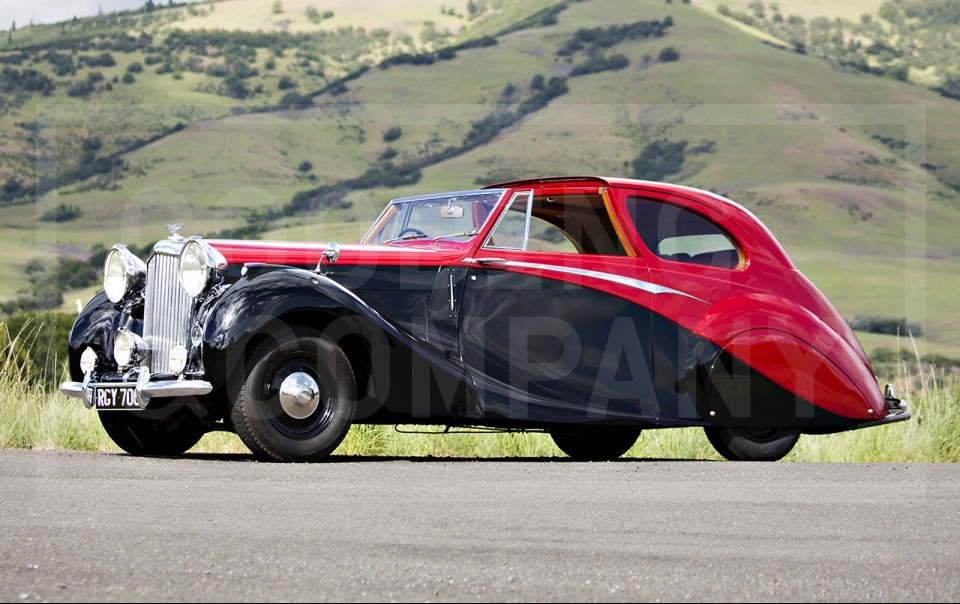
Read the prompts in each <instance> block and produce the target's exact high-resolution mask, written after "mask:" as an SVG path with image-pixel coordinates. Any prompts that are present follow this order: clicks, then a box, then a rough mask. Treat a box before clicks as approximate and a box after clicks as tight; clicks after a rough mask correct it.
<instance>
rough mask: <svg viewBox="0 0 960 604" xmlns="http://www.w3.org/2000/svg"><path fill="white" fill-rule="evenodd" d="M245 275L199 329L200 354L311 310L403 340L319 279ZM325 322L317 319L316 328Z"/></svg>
mask: <svg viewBox="0 0 960 604" xmlns="http://www.w3.org/2000/svg"><path fill="white" fill-rule="evenodd" d="M251 275H254V273H253V272H251V273H249V274H248V275H247V276H245V277H243V278H241V279H240V280H239V281H237V282H236V283H235V284H234V285H232V286H231V287H230V288H229V289H227V290H226V292H225V293H224V294H223V295H222V296H221V297H220V298H219V299H218V300H217V301H216V302H215V303H214V305H213V307H212V308H211V309H210V312H209V314H208V315H207V317H206V320H205V323H204V326H203V345H204V349H205V351H212V352H225V351H227V350H228V349H232V348H234V347H235V346H237V345H238V344H242V343H243V342H244V341H245V340H247V339H249V338H250V337H251V336H252V335H254V334H258V333H262V332H263V331H264V330H265V329H267V328H268V326H269V325H270V324H271V323H274V322H276V321H277V319H278V318H280V317H282V316H284V315H289V314H291V313H309V312H311V311H330V312H334V313H343V312H351V313H353V314H358V315H361V316H363V317H366V318H367V319H370V320H372V321H374V322H375V323H376V324H377V325H378V327H380V328H382V329H384V330H385V331H387V332H388V333H389V334H390V335H394V336H397V337H402V335H403V334H402V333H401V332H400V330H398V329H397V328H396V327H395V326H394V325H393V324H391V323H390V322H389V321H387V320H386V319H384V318H383V317H382V316H381V315H380V314H379V313H378V312H377V311H376V310H374V309H373V308H371V307H370V306H369V305H368V304H367V303H365V302H364V301H363V300H361V299H360V298H359V297H357V296H356V294H354V293H353V292H351V291H350V290H348V289H346V288H344V287H343V286H342V285H340V284H339V283H337V282H336V281H333V280H332V279H330V278H328V277H325V276H323V275H318V274H316V273H313V272H310V271H307V270H303V269H297V268H283V269H276V270H273V271H270V272H267V273H259V274H256V275H255V276H251ZM301 316H303V315H301ZM328 317H329V314H325V315H321V314H318V315H317V327H322V326H323V323H322V321H323V320H326V319H327V318H328Z"/></svg>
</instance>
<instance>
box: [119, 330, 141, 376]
mask: <svg viewBox="0 0 960 604" xmlns="http://www.w3.org/2000/svg"><path fill="white" fill-rule="evenodd" d="M146 354H147V343H146V342H144V341H143V338H141V337H140V336H138V335H137V334H135V333H131V332H129V331H120V332H117V336H116V337H115V338H114V339H113V360H115V361H116V362H117V365H119V366H120V367H121V368H123V367H126V366H127V365H129V364H131V363H136V362H137V361H141V360H143V358H144V356H146Z"/></svg>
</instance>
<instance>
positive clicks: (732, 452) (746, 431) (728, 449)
mask: <svg viewBox="0 0 960 604" xmlns="http://www.w3.org/2000/svg"><path fill="white" fill-rule="evenodd" d="M703 430H704V432H706V433H707V439H708V440H709V441H710V444H711V445H713V448H714V449H716V450H717V453H719V454H720V455H723V456H724V457H725V458H727V459H729V460H730V461H777V460H778V459H782V458H783V457H784V456H785V455H786V454H787V453H789V452H790V450H791V449H793V446H794V445H795V444H797V440H799V439H800V430H798V429H796V428H704V429H703Z"/></svg>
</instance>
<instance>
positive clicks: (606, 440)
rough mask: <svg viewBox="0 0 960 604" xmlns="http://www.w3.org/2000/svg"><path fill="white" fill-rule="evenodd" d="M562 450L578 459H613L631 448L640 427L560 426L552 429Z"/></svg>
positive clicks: (552, 433) (554, 438) (555, 440)
mask: <svg viewBox="0 0 960 604" xmlns="http://www.w3.org/2000/svg"><path fill="white" fill-rule="evenodd" d="M550 436H551V437H553V442H555V443H556V444H557V447H559V448H560V450H561V451H563V452H564V453H566V454H567V455H569V456H570V457H572V458H574V459H576V460H577V461H611V460H614V459H617V458H618V457H620V456H621V455H623V454H624V453H626V452H627V451H629V450H630V447H632V446H633V444H634V443H635V442H637V438H638V437H639V436H640V429H639V428H592V429H586V430H585V429H571V428H559V429H556V430H551V431H550Z"/></svg>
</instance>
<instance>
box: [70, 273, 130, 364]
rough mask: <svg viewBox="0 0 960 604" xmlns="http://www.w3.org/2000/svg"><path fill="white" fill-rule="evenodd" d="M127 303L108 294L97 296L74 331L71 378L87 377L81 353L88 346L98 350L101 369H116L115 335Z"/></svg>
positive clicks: (75, 323) (102, 293) (72, 332)
mask: <svg viewBox="0 0 960 604" xmlns="http://www.w3.org/2000/svg"><path fill="white" fill-rule="evenodd" d="M123 312H124V304H123V303H122V302H121V303H116V304H115V303H113V302H111V301H110V299H109V298H107V294H106V293H104V292H102V291H101V292H100V293H98V294H97V295H95V296H94V297H93V299H92V300H90V302H88V303H87V305H86V306H84V307H83V310H81V311H80V315H79V316H77V320H76V321H74V323H73V328H72V329H71V330H70V377H71V379H73V380H76V381H80V380H82V379H83V371H81V370H80V355H81V354H83V351H84V350H85V349H86V348H87V347H90V348H93V350H94V351H96V353H97V367H98V368H99V369H100V370H103V369H106V370H108V371H115V370H116V368H117V364H116V362H115V361H114V360H113V338H114V335H115V334H116V333H117V329H119V327H120V325H121V320H122V315H123Z"/></svg>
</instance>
